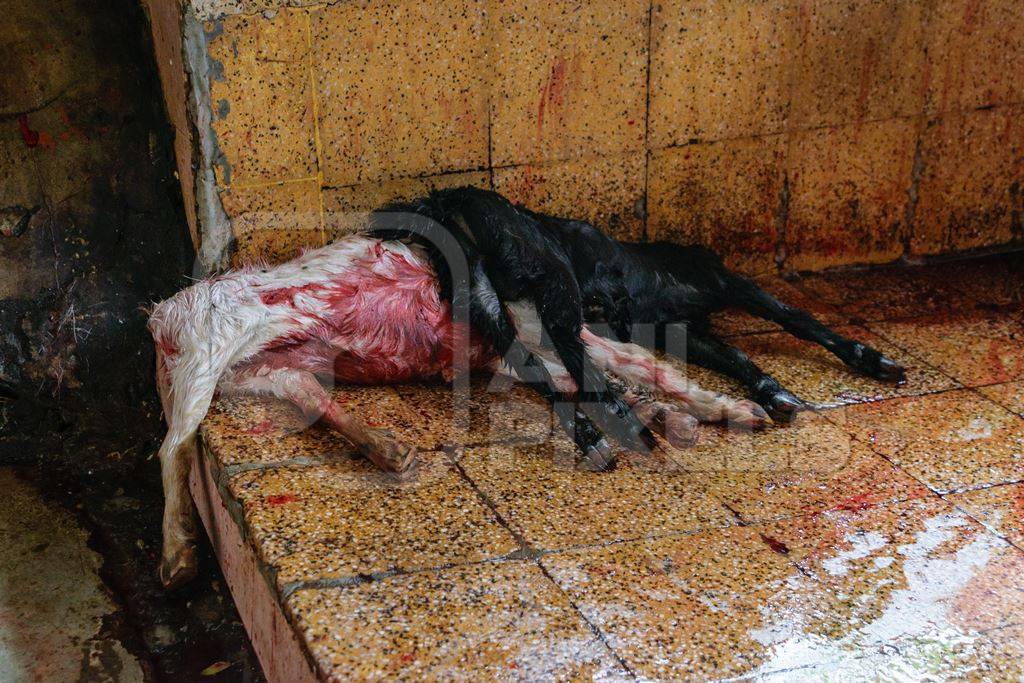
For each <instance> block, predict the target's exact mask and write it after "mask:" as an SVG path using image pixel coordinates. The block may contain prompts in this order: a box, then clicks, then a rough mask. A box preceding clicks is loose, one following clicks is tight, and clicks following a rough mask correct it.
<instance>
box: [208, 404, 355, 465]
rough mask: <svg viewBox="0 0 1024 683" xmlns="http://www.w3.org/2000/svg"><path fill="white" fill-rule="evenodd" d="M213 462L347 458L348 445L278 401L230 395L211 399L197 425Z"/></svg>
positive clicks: (229, 463)
mask: <svg viewBox="0 0 1024 683" xmlns="http://www.w3.org/2000/svg"><path fill="white" fill-rule="evenodd" d="M199 431H200V434H201V435H202V438H203V443H205V444H206V446H207V449H208V451H209V452H210V453H211V454H212V455H213V457H214V459H215V462H216V463H217V465H219V466H222V467H224V466H229V465H249V464H260V463H272V462H282V461H297V460H308V461H312V462H321V461H326V460H330V459H332V458H348V457H351V456H352V455H353V454H354V451H355V449H354V448H353V446H352V445H351V444H350V443H349V442H348V441H346V440H345V439H344V438H342V437H341V436H340V435H339V434H336V433H335V432H333V431H331V430H329V429H326V428H324V427H322V426H320V425H318V424H310V420H309V419H307V418H306V417H305V416H303V415H302V413H300V412H299V411H298V410H297V409H296V408H294V407H292V406H291V405H289V404H288V403H285V402H284V401H277V400H274V399H270V398H257V397H230V398H220V399H218V400H216V401H214V403H213V406H212V408H211V409H210V412H209V414H208V415H207V416H206V419H205V420H203V423H202V425H201V426H200V428H199Z"/></svg>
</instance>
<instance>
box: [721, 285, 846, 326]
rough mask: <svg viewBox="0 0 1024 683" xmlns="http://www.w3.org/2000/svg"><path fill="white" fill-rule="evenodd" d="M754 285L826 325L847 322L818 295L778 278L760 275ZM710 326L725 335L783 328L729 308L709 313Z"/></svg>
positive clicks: (844, 317)
mask: <svg viewBox="0 0 1024 683" xmlns="http://www.w3.org/2000/svg"><path fill="white" fill-rule="evenodd" d="M757 284H759V285H760V286H761V287H762V288H764V289H765V290H766V291H767V292H768V293H769V294H771V295H772V296H774V297H775V298H777V299H779V300H780V301H782V302H783V303H784V304H787V305H789V306H794V307H796V308H801V309H803V310H805V311H807V312H808V313H810V314H811V315H813V316H814V317H815V318H817V319H818V320H819V321H821V322H822V323H824V324H825V325H829V326H835V325H842V324H844V323H846V322H847V316H844V315H843V314H841V313H840V312H839V311H838V309H836V308H834V307H832V306H830V305H829V304H827V303H825V302H823V301H822V300H821V299H819V298H816V297H812V296H808V295H807V294H805V293H804V292H803V290H801V289H800V288H799V287H797V286H796V285H794V284H791V283H789V282H786V281H785V280H783V279H781V278H759V279H758V280H757ZM711 329H712V330H714V331H715V333H717V334H720V335H722V336H726V337H728V336H732V335H737V334H750V333H752V332H774V331H778V330H781V329H782V328H781V327H780V326H779V325H777V324H775V323H773V322H769V321H767V320H764V319H763V318H755V317H754V316H752V315H750V314H749V313H744V312H742V311H738V310H732V309H731V310H728V311H723V312H722V313H718V314H716V315H714V316H712V319H711Z"/></svg>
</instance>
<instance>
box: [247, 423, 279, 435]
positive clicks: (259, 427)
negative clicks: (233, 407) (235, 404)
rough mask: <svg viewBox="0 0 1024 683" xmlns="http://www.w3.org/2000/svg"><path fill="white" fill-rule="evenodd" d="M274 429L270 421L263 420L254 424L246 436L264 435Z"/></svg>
mask: <svg viewBox="0 0 1024 683" xmlns="http://www.w3.org/2000/svg"><path fill="white" fill-rule="evenodd" d="M273 428H274V423H273V422H272V421H271V420H263V421H262V422H259V423H257V424H254V425H253V426H252V427H250V428H249V429H248V430H246V432H247V433H248V434H266V433H267V432H269V431H271V430H272V429H273Z"/></svg>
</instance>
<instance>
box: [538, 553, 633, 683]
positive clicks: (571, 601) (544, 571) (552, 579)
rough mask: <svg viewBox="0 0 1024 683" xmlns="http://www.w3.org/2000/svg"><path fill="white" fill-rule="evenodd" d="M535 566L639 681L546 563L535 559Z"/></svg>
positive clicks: (617, 659)
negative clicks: (552, 574)
mask: <svg viewBox="0 0 1024 683" xmlns="http://www.w3.org/2000/svg"><path fill="white" fill-rule="evenodd" d="M534 564H536V565H537V568H538V569H540V571H541V573H542V574H543V575H544V576H545V577H546V578H547V580H548V581H550V582H551V584H552V585H553V586H554V587H555V590H557V591H558V592H559V593H561V594H562V595H564V596H565V599H566V600H567V601H568V602H569V605H570V606H571V607H572V608H573V610H575V611H576V614H578V615H579V617H580V619H582V620H583V623H585V624H586V625H587V628H589V629H590V631H591V632H592V633H593V634H594V635H595V636H596V637H597V639H598V640H599V641H601V644H602V645H604V646H605V648H607V650H608V652H609V653H610V654H611V656H612V657H614V658H615V661H617V662H618V663H619V666H621V667H622V668H623V670H625V671H626V673H628V674H629V675H630V676H631V677H632V678H633V680H637V679H638V677H637V675H636V672H635V671H633V669H632V668H630V666H629V665H628V664H627V663H626V660H625V659H623V658H622V656H621V655H620V654H619V653H618V652H617V651H616V650H615V648H613V647H612V646H611V644H609V643H608V637H607V635H605V633H604V631H602V630H601V629H599V628H598V627H597V625H596V624H595V623H594V622H592V621H591V620H590V619H589V618H587V615H586V614H584V613H583V610H581V609H580V606H579V605H578V604H576V601H575V600H574V599H573V597H572V596H571V595H569V593H567V592H566V591H565V590H564V589H563V588H562V586H560V585H559V583H558V582H557V581H555V577H553V576H551V572H549V571H548V568H547V567H545V566H544V563H542V562H541V561H540V558H539V557H538V558H536V559H534Z"/></svg>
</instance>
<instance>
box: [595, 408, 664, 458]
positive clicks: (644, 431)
mask: <svg viewBox="0 0 1024 683" xmlns="http://www.w3.org/2000/svg"><path fill="white" fill-rule="evenodd" d="M585 411H586V413H587V415H589V416H590V417H591V418H592V419H593V420H594V422H595V423H597V427H598V428H599V429H600V430H601V431H602V432H603V433H605V434H608V435H609V436H611V437H613V438H614V439H615V440H616V441H617V442H619V443H620V444H622V446H623V447H624V448H628V449H629V450H631V451H637V452H640V453H650V452H651V450H652V449H653V448H654V447H655V445H656V443H657V442H656V441H655V439H654V435H653V434H652V433H651V430H650V429H648V428H647V427H646V426H645V425H644V423H642V422H641V421H640V419H639V418H638V417H637V416H636V414H635V413H634V412H633V410H632V409H631V408H630V407H629V406H627V405H626V404H625V403H624V402H623V401H622V399H620V398H618V397H615V396H603V397H600V399H598V400H596V401H594V402H592V403H588V404H586V407H585ZM584 450H585V449H584Z"/></svg>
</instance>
